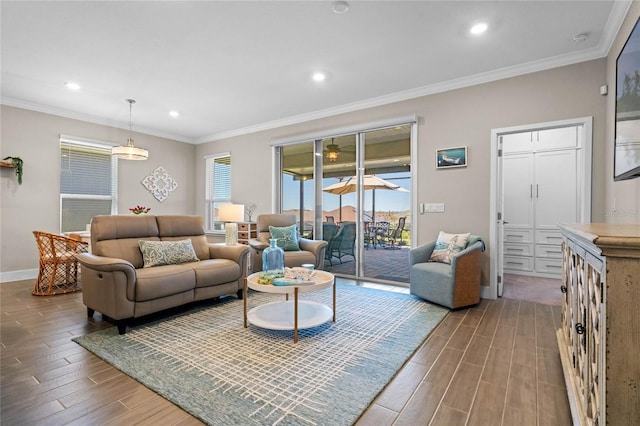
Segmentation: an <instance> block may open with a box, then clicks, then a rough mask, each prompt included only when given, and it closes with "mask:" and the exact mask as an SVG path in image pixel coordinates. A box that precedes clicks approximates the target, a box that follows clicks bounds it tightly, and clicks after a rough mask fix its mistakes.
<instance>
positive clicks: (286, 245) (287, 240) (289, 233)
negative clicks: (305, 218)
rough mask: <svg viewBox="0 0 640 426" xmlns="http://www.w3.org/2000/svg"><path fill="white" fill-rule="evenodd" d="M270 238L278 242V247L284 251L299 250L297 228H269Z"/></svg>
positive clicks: (293, 226)
mask: <svg viewBox="0 0 640 426" xmlns="http://www.w3.org/2000/svg"><path fill="white" fill-rule="evenodd" d="M269 232H271V238H275V239H276V240H278V247H280V248H281V249H282V250H284V251H297V250H300V245H299V244H298V226H297V225H291V226H269Z"/></svg>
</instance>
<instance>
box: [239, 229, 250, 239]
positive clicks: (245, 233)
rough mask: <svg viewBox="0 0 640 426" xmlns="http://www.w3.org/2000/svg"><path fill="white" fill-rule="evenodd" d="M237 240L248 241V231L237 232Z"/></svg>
mask: <svg viewBox="0 0 640 426" xmlns="http://www.w3.org/2000/svg"><path fill="white" fill-rule="evenodd" d="M238 238H239V239H241V240H248V239H249V231H238Z"/></svg>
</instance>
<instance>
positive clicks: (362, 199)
mask: <svg viewBox="0 0 640 426" xmlns="http://www.w3.org/2000/svg"><path fill="white" fill-rule="evenodd" d="M413 125H415V124H404V125H399V126H393V127H385V128H382V129H376V130H370V131H363V132H355V133H348V134H342V135H335V136H332V137H323V138H318V139H314V140H308V141H300V142H295V143H289V144H283V145H282V146H276V147H275V149H276V154H277V155H276V158H277V160H278V164H279V165H280V171H281V192H280V197H279V199H280V201H281V210H282V212H283V213H293V214H295V215H296V217H297V218H298V223H299V224H300V233H301V235H303V236H305V237H307V238H314V239H324V240H326V241H327V242H328V249H327V255H326V260H325V269H326V270H328V271H331V272H333V273H335V274H337V275H342V276H348V277H355V278H358V279H367V280H371V281H385V282H386V281H392V282H398V283H408V281H409V257H408V256H409V251H408V249H409V247H410V246H411V223H412V221H411V212H412V208H411V134H412V126H413Z"/></svg>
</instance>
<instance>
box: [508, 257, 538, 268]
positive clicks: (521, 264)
mask: <svg viewBox="0 0 640 426" xmlns="http://www.w3.org/2000/svg"><path fill="white" fill-rule="evenodd" d="M504 269H505V270H510V271H533V258H532V257H524V256H523V257H517V256H504Z"/></svg>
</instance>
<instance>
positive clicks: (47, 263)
mask: <svg viewBox="0 0 640 426" xmlns="http://www.w3.org/2000/svg"><path fill="white" fill-rule="evenodd" d="M33 235H34V236H35V237H36V242H37V243H38V250H39V252H40V271H39V273H38V279H37V280H36V285H35V287H34V288H33V294H34V295H36V296H51V295H54V294H63V293H72V292H74V291H80V290H81V288H80V286H79V285H78V279H79V277H80V268H79V267H78V260H77V259H76V254H78V253H86V252H87V247H88V244H87V243H84V242H82V241H79V239H77V238H70V237H65V236H63V235H58V234H51V233H49V232H42V231H33Z"/></svg>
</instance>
